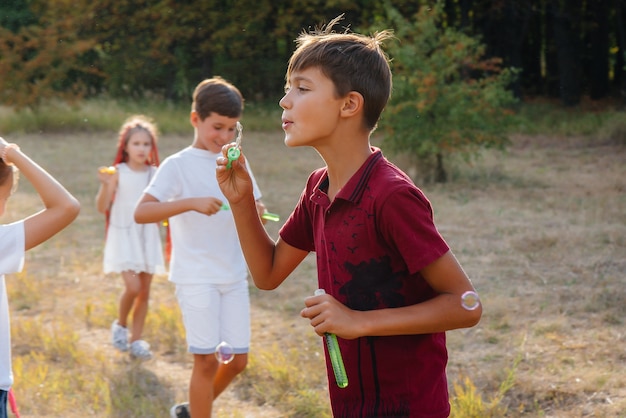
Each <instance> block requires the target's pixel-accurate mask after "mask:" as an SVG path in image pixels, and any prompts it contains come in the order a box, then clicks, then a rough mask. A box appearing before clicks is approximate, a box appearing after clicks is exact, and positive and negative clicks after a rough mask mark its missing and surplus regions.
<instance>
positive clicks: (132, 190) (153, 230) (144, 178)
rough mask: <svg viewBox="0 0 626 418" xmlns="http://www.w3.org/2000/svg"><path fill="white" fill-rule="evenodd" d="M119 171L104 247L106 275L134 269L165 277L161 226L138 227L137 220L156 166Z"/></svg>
mask: <svg viewBox="0 0 626 418" xmlns="http://www.w3.org/2000/svg"><path fill="white" fill-rule="evenodd" d="M117 169H118V171H119V180H118V184H117V191H116V192H115V197H114V200H113V204H112V205H111V211H110V218H109V227H108V230H107V236H106V243H105V246H104V261H103V267H104V272H105V273H121V272H123V271H127V270H132V271H135V272H145V273H152V274H163V273H165V263H164V261H163V246H162V244H161V234H160V231H159V225H158V224H156V223H150V224H138V223H136V222H135V220H134V212H135V206H136V205H137V202H138V201H139V199H140V198H141V195H142V194H143V191H144V190H145V188H146V187H147V186H148V183H149V182H150V179H151V178H152V176H153V175H154V173H155V172H156V167H152V166H150V167H149V168H148V170H144V171H133V170H131V169H130V168H129V167H128V165H126V164H125V163H121V164H119V165H118V166H117Z"/></svg>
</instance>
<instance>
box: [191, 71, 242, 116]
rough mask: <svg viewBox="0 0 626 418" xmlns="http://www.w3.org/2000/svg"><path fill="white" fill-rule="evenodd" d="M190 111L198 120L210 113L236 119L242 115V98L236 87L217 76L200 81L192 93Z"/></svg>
mask: <svg viewBox="0 0 626 418" xmlns="http://www.w3.org/2000/svg"><path fill="white" fill-rule="evenodd" d="M191 110H192V111H195V112H196V113H197V114H198V116H200V120H204V119H206V118H207V117H208V116H209V115H210V114H211V113H212V112H215V113H217V114H219V115H222V116H226V117H229V118H238V117H240V116H241V114H242V113H243V96H242V95H241V92H240V91H239V89H238V88H237V87H235V86H234V85H232V84H231V83H229V82H228V81H226V80H224V79H223V78H221V77H219V76H217V77H213V78H208V79H206V80H203V81H201V82H200V83H199V84H198V85H197V86H196V89H195V90H194V92H193V102H192V104H191Z"/></svg>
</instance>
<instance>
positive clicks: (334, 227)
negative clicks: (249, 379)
mask: <svg viewBox="0 0 626 418" xmlns="http://www.w3.org/2000/svg"><path fill="white" fill-rule="evenodd" d="M373 151H374V153H373V154H372V155H371V156H370V157H369V158H368V159H367V161H365V163H364V164H363V166H362V167H361V168H360V169H359V171H357V172H356V174H354V176H353V177H352V178H351V179H350V181H349V182H348V183H347V184H346V185H345V186H344V187H343V188H342V189H341V191H340V192H339V193H338V194H337V196H336V197H335V199H334V201H333V202H332V203H331V202H330V200H329V198H328V195H327V193H326V192H327V190H328V176H327V171H326V168H322V169H319V170H316V171H315V172H313V173H312V174H311V176H310V177H309V179H308V181H307V185H306V188H305V190H304V191H303V193H302V195H301V197H300V201H299V202H298V205H297V206H296V208H295V209H294V212H293V213H292V214H291V216H290V217H289V219H288V220H287V222H286V223H285V225H284V226H283V227H282V228H281V230H280V236H281V238H282V239H283V240H284V241H285V242H287V243H288V244H290V245H292V246H294V247H296V248H299V249H302V250H306V251H315V253H316V255H317V271H318V282H319V287H320V288H322V289H325V290H326V292H327V293H329V294H331V295H333V296H334V297H335V298H336V299H338V300H339V301H340V302H342V303H343V304H345V305H346V306H348V307H350V308H351V309H355V310H362V311H365V310H373V309H383V308H397V307H401V306H408V305H414V304H417V303H420V302H424V301H426V300H428V299H431V298H433V297H434V296H435V292H434V291H433V289H432V288H431V287H430V286H429V285H428V283H427V282H426V281H425V280H424V278H423V277H422V276H421V274H420V270H421V269H423V268H424V267H425V266H427V265H428V264H430V263H432V262H433V261H435V260H437V259H438V258H439V257H441V256H442V255H444V254H445V253H446V252H448V250H449V248H448V245H447V244H446V242H445V241H444V239H443V238H442V237H441V235H440V234H439V232H438V231H437V229H436V227H435V225H434V222H433V211H432V208H431V205H430V202H429V201H428V199H427V198H426V196H424V194H423V193H422V192H421V191H420V190H419V189H418V188H417V187H416V186H415V185H414V184H413V182H412V181H411V180H410V179H409V178H408V177H407V176H406V175H405V174H404V173H403V172H402V171H401V170H400V169H398V168H397V167H396V166H394V165H393V164H391V163H390V162H389V161H387V159H385V157H384V156H383V154H382V152H381V151H380V149H378V148H373ZM339 345H340V348H341V353H342V356H343V360H344V364H345V367H346V373H347V375H348V381H349V384H348V387H346V388H344V389H340V388H338V387H337V385H336V384H335V381H334V375H333V372H332V367H331V364H330V360H329V358H328V353H326V367H327V372H328V376H329V390H330V399H331V404H332V409H333V416H335V417H346V418H354V417H368V418H373V417H437V418H439V417H447V416H448V415H449V413H450V405H449V401H448V384H447V379H446V371H445V369H446V363H447V358H448V355H447V350H446V338H445V333H436V334H421V335H398V336H391V337H362V338H358V339H354V340H344V339H341V338H339Z"/></svg>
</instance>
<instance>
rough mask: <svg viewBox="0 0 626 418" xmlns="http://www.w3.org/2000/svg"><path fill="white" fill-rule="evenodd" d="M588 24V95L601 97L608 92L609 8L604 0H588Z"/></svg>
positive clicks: (596, 97)
mask: <svg viewBox="0 0 626 418" xmlns="http://www.w3.org/2000/svg"><path fill="white" fill-rule="evenodd" d="M587 7H588V8H589V12H588V19H587V25H589V27H590V30H589V45H588V48H589V51H588V57H589V71H588V77H589V86H590V89H589V95H590V96H591V98H592V99H594V100H597V99H602V98H604V97H606V96H607V94H608V93H609V15H608V13H609V10H608V5H607V2H606V1H601V0H590V1H589V2H588V3H587Z"/></svg>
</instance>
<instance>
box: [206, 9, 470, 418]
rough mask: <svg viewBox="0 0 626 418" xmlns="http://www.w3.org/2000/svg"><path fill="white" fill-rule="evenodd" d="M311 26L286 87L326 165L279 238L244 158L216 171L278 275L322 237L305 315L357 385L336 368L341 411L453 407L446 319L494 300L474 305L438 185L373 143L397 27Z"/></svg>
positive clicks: (288, 127)
mask: <svg viewBox="0 0 626 418" xmlns="http://www.w3.org/2000/svg"><path fill="white" fill-rule="evenodd" d="M338 20H339V18H337V19H335V20H333V21H332V22H330V23H329V24H328V25H327V26H326V28H322V29H321V30H317V29H316V30H314V31H312V32H309V33H303V34H301V36H300V37H299V38H298V47H297V49H296V51H295V52H294V54H293V55H292V57H291V59H290V61H289V65H288V69H287V74H286V93H285V95H284V96H283V98H282V99H281V100H280V106H281V107H282V108H283V114H282V126H283V130H284V131H285V144H286V145H287V146H290V147H296V146H311V147H313V148H315V150H316V151H317V152H318V153H319V154H320V156H321V157H322V158H323V160H324V162H325V164H326V166H325V167H324V168H321V169H318V170H316V171H314V172H313V173H312V174H311V175H310V177H309V179H308V181H307V184H306V187H305V189H304V191H303V192H302V195H301V198H300V201H299V202H298V204H297V206H296V207H295V209H294V211H293V213H292V214H291V216H290V217H289V219H288V220H287V221H286V223H285V224H284V225H283V227H282V228H281V230H280V233H279V238H278V239H277V241H276V242H274V240H273V239H272V238H271V237H270V236H269V235H268V234H267V233H266V231H265V229H264V228H263V227H262V226H261V223H260V222H259V221H258V216H257V214H256V208H255V205H254V199H253V195H252V192H251V191H252V186H251V183H250V180H249V177H248V174H247V172H246V169H245V166H243V163H244V161H245V157H244V156H243V154H242V156H240V158H239V160H238V161H236V162H234V163H233V164H232V169H229V168H226V163H227V160H226V158H225V155H226V151H227V149H228V145H227V146H226V147H224V149H223V151H222V152H223V156H222V157H221V158H220V159H218V168H217V177H218V182H219V184H220V187H221V188H222V191H223V193H224V195H225V196H226V197H227V199H228V201H229V204H230V207H231V209H232V212H233V215H234V217H235V222H236V224H237V231H238V233H239V239H240V242H241V245H242V249H243V252H244V255H245V257H246V261H247V263H248V267H249V269H250V274H251V276H252V278H253V279H254V282H255V284H256V285H257V287H259V288H261V289H267V290H270V289H274V288H276V287H277V286H279V285H280V284H281V283H282V282H283V280H285V279H286V278H287V276H289V274H290V273H291V272H292V271H293V270H294V268H295V267H296V266H297V265H298V264H299V263H300V262H301V261H302V260H303V259H304V258H305V256H306V255H307V254H308V253H309V252H310V251H315V252H316V254H317V272H318V286H319V288H321V289H324V290H325V291H326V294H324V295H319V296H310V297H307V298H306V299H305V307H304V308H303V310H302V311H301V315H302V316H303V317H305V318H308V319H309V320H310V324H311V326H312V327H313V328H314V330H315V332H316V333H317V334H319V335H324V333H334V334H336V335H337V337H338V340H339V346H340V349H341V353H342V356H343V360H344V363H345V368H346V373H347V377H348V382H349V383H348V386H347V387H345V388H343V389H342V388H339V387H338V386H337V385H336V384H335V381H334V377H333V371H332V368H331V364H330V360H329V358H328V353H326V364H327V366H326V367H327V374H328V376H329V390H330V400H331V405H332V410H333V416H334V417H345V418H355V417H369V418H372V417H429V418H439V417H447V416H449V414H450V405H449V401H448V384H447V379H446V363H447V351H446V337H445V331H447V330H451V329H455V328H461V327H470V326H473V325H475V324H477V323H478V321H479V319H480V316H481V314H482V309H481V308H480V307H479V308H477V309H475V310H467V309H464V308H463V306H462V304H461V297H462V295H463V293H465V292H466V291H473V290H474V289H473V286H472V284H471V282H470V280H469V279H468V277H467V275H466V274H465V273H464V271H463V269H462V268H461V266H460V265H459V263H458V262H457V260H456V258H455V257H454V255H453V254H452V252H451V251H450V249H449V248H448V245H447V244H446V242H445V241H444V239H443V238H442V237H441V236H440V234H439V233H438V231H437V229H436V228H435V225H434V222H433V211H432V209H431V205H430V203H429V201H428V200H427V198H426V197H425V196H424V195H423V194H422V192H421V191H420V190H419V189H418V188H417V187H415V186H414V184H413V183H412V182H411V180H410V179H409V178H408V177H407V176H406V175H405V174H404V173H403V172H401V171H400V170H399V169H398V168H396V167H395V166H394V165H392V164H391V163H390V162H389V161H387V160H386V159H385V157H384V156H383V154H382V152H381V150H380V149H378V148H374V147H372V146H371V145H370V142H369V138H370V134H371V132H372V131H373V130H374V128H375V127H376V124H377V121H378V119H379V117H380V114H381V112H382V110H383V108H384V107H385V105H386V103H387V100H388V99H389V96H390V92H391V71H390V68H389V64H388V60H387V57H386V55H385V54H384V52H383V51H382V50H381V47H380V45H381V43H382V41H384V40H385V39H387V38H389V37H390V36H391V34H390V33H389V32H388V31H383V32H381V33H377V34H375V35H373V36H372V37H366V36H363V35H358V34H353V33H348V32H347V31H346V32H345V33H334V32H332V26H333V25H334V24H335V23H336V22H337V21H338Z"/></svg>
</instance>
